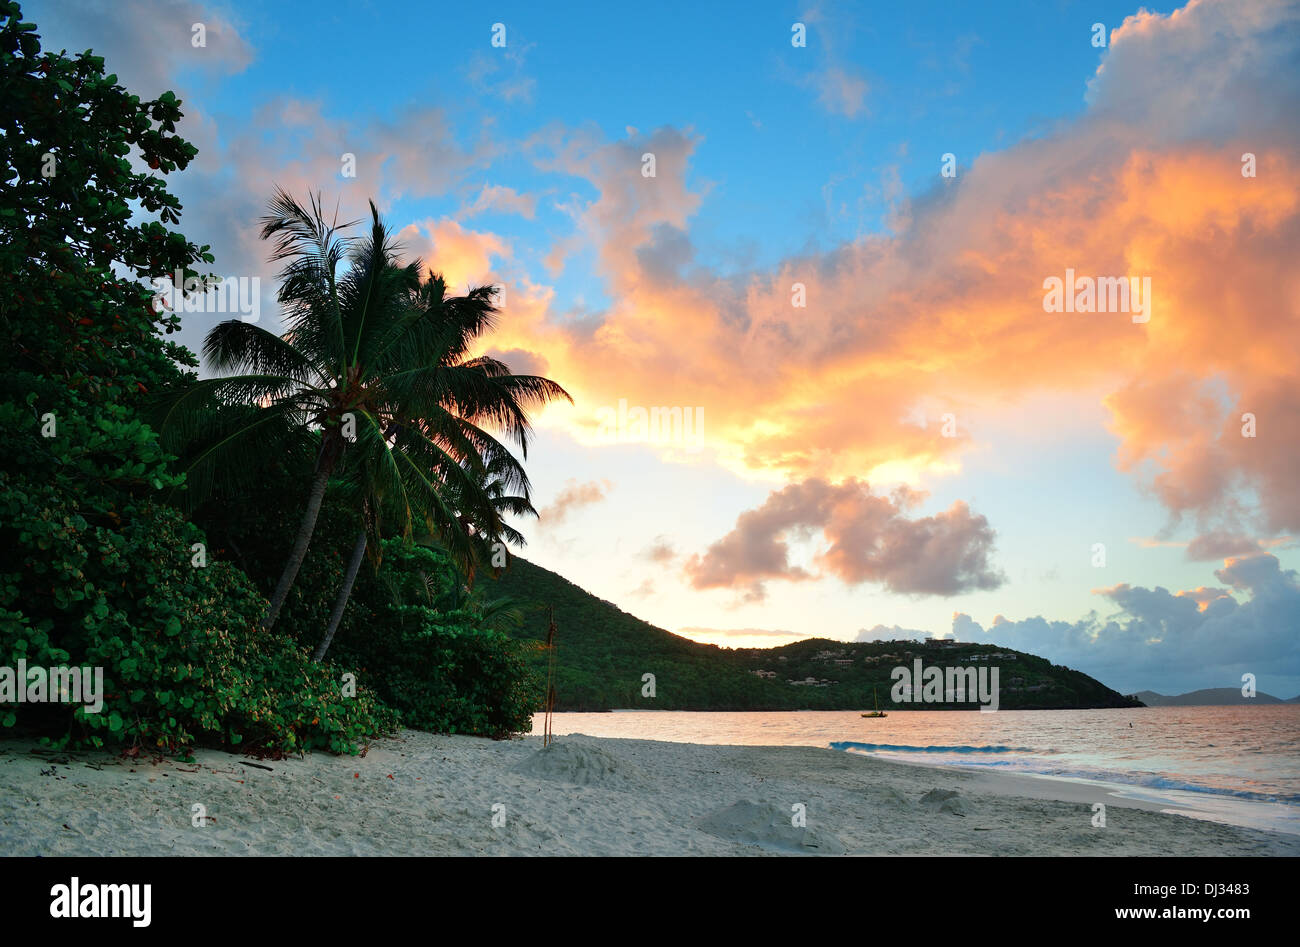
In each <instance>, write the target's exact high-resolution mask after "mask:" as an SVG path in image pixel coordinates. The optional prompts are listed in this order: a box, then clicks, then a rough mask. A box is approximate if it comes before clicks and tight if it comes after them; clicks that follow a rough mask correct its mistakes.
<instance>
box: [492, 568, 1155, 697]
mask: <svg viewBox="0 0 1300 947" xmlns="http://www.w3.org/2000/svg"><path fill="white" fill-rule="evenodd" d="M484 584H485V585H489V586H492V587H493V588H492V590H491V593H490V594H492V595H499V596H509V597H511V598H513V599H516V600H518V601H519V602H520V603H522V604H523V605H525V606H526V607H528V611H527V616H526V618H525V620H524V622H523V624H522V626H521V627H520V628H519V629H518V630H517V631H516V632H514V634H515V635H516V636H517V637H520V638H522V639H525V640H531V641H535V642H538V643H539V644H540V642H542V641H544V640H545V638H546V628H547V622H548V614H549V612H548V609H554V614H555V621H556V624H557V626H558V633H557V641H558V649H557V662H556V710H561V711H604V710H629V709H641V710H859V709H864V708H865V709H870V708H871V707H872V706H873V705H874V701H875V699H877V698H878V699H879V702H880V706H881V708H882V709H887V710H889V711H890V712H894V711H901V710H909V709H917V710H971V709H972V707H973V706H974V705H973V704H971V703H955V702H954V703H947V704H944V703H939V704H935V703H927V704H919V703H918V704H895V703H893V702H892V701H891V700H890V690H891V688H892V687H893V683H894V682H893V680H892V679H891V677H890V672H891V670H892V669H893V668H895V667H897V666H899V665H903V666H907V667H911V666H912V664H913V662H914V661H915V660H916V659H918V658H919V659H921V660H922V661H923V662H924V664H925V666H926V667H931V666H938V667H956V666H962V667H972V666H973V667H976V668H978V667H981V666H985V667H989V666H996V667H998V668H999V669H1000V670H999V706H1000V708H1001V709H1003V710H1065V709H1085V708H1095V707H1140V706H1142V702H1141V701H1140V700H1138V699H1137V698H1135V697H1130V696H1125V695H1123V694H1120V693H1119V692H1118V691H1115V690H1112V689H1111V688H1109V687H1106V686H1105V685H1104V684H1102V683H1101V682H1100V681H1097V680H1096V679H1094V678H1091V677H1089V676H1088V675H1086V674H1084V673H1082V672H1081V671H1076V670H1072V669H1071V668H1067V667H1065V666H1063V665H1059V664H1053V663H1052V662H1051V661H1049V660H1047V659H1046V658H1042V657H1039V656H1037V655H1033V654H1027V653H1025V652H1023V651H1013V650H1011V649H1009V648H1002V647H999V646H997V645H985V644H972V643H967V642H949V641H944V642H942V643H940V642H939V641H936V640H933V639H931V641H932V643H931V644H926V643H925V642H920V641H906V640H904V641H877V642H860V641H836V640H833V639H829V638H809V639H806V640H803V641H796V642H794V643H793V644H787V645H782V646H781V647H777V648H736V649H729V648H720V647H718V646H717V645H712V644H703V643H700V642H697V641H691V640H690V639H689V638H683V637H681V636H680V635H675V634H672V633H671V632H668V631H665V630H664V629H662V628H657V627H655V626H654V625H651V624H649V623H648V622H645V621H642V620H641V619H639V618H636V617H635V616H633V615H629V614H628V613H627V612H625V611H623V610H622V609H620V608H619V607H618V606H616V605H614V604H612V603H610V602H607V601H605V600H604V599H601V598H598V597H596V596H594V595H592V594H591V593H589V592H587V591H585V590H583V589H581V588H579V587H578V586H577V585H574V584H573V583H572V582H570V581H569V580H567V579H565V578H564V577H563V576H560V575H557V574H556V573H554V572H551V571H549V570H548V569H544V568H542V567H541V566H538V565H535V564H534V563H531V562H528V561H527V560H525V559H521V558H518V557H514V558H512V559H511V562H510V566H509V568H507V569H506V570H505V571H504V572H503V573H502V574H501V576H500V577H499V578H497V579H495V580H492V579H489V580H486V581H485V583H484ZM535 661H536V665H537V667H539V668H541V667H542V666H543V665H544V663H545V656H544V653H543V652H542V651H541V650H540V649H539V650H538V652H537V656H536V658H535ZM646 674H653V675H654V694H655V695H654V697H648V696H643V694H642V692H643V690H644V689H645V687H646V684H645V681H644V679H643V676H644V675H646ZM873 691H874V693H873Z"/></svg>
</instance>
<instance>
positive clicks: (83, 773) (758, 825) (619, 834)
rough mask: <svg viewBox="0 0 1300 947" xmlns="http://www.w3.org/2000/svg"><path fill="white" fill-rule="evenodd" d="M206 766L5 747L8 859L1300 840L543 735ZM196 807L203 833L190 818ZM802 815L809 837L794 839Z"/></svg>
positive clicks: (1229, 847) (744, 758) (770, 753)
mask: <svg viewBox="0 0 1300 947" xmlns="http://www.w3.org/2000/svg"><path fill="white" fill-rule="evenodd" d="M195 759H196V760H197V762H196V763H193V764H185V763H180V762H178V761H176V760H172V759H162V760H156V761H155V760H149V759H145V758H140V759H134V760H132V759H126V758H123V757H120V756H116V755H111V754H105V753H88V752H72V753H54V752H51V751H48V750H42V749H39V748H37V747H36V746H35V744H27V743H21V742H15V741H10V742H7V743H4V744H0V851H2V852H3V853H4V854H6V855H44V856H51V855H71V856H84V855H243V854H249V855H767V854H822V855H838V854H851V855H933V854H943V855H947V854H959V855H1297V854H1300V836H1293V835H1286V834H1279V833H1274V832H1265V831H1259V830H1254V829H1247V828H1240V827H1237V826H1231V825H1224V824H1220V823H1216V822H1209V821H1204V820H1201V819H1193V818H1187V817H1185V816H1182V815H1176V814H1170V813H1167V812H1161V811H1158V810H1159V809H1160V808H1162V806H1160V805H1158V804H1155V803H1151V802H1146V801H1142V800H1132V799H1123V798H1120V797H1117V796H1115V795H1112V794H1108V793H1107V792H1105V791H1104V790H1102V789H1099V788H1096V787H1090V786H1086V785H1081V784H1065V783H1054V782H1051V781H1045V780H1037V779H1033V778H1031V777H1025V776H1014V775H1007V774H997V773H975V772H969V771H962V770H952V769H939V768H936V767H930V766H918V765H909V764H903V763H894V762H889V761H884V760H879V759H873V758H869V757H865V756H860V755H853V754H848V753H843V752H839V751H835V750H830V749H817V748H808V747H740V746H701V745H696V744H689V743H659V742H652V741H648V740H615V739H597V738H593V737H585V736H580V735H572V736H564V737H561V738H560V741H559V742H558V743H557V744H556V745H554V746H553V747H551V748H549V749H543V748H542V744H541V738H540V737H537V736H529V737H526V738H523V739H515V740H509V741H499V742H497V741H491V740H482V739H476V738H472V737H456V736H435V735H431V734H427V733H420V732H415V731H403V732H402V733H401V734H399V735H398V736H396V737H393V738H388V739H383V740H379V741H376V742H375V743H373V744H372V745H370V746H369V748H368V749H367V751H366V754H365V756H363V757H336V756H330V755H327V754H323V753H317V754H312V755H309V756H306V757H304V758H293V759H286V760H264V761H263V760H254V759H251V758H247V757H242V756H238V755H233V754H229V753H222V752H216V751H211V750H200V751H197V752H196V753H195ZM252 764H258V765H252ZM259 767H269V769H263V768H259ZM1095 802H1102V803H1104V804H1105V806H1106V811H1105V815H1106V825H1105V827H1104V828H1099V827H1094V825H1093V815H1094V814H1093V809H1092V804H1093V803H1095ZM195 806H202V807H204V810H202V811H206V815H207V824H205V825H195V824H194V822H195V813H196V812H199V811H200V810H196V809H195V808H194V807H195ZM799 807H802V810H800V808H799ZM800 811H802V812H803V813H804V814H805V819H806V825H803V826H796V825H794V824H792V820H794V821H797V815H798V813H799V812H800ZM494 821H495V822H496V823H497V824H496V825H494Z"/></svg>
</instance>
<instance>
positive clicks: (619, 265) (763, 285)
mask: <svg viewBox="0 0 1300 947" xmlns="http://www.w3.org/2000/svg"><path fill="white" fill-rule="evenodd" d="M1232 9H1233V11H1234V12H1233V14H1232V15H1231V16H1229V15H1228V14H1227V13H1226V12H1225V8H1224V7H1223V5H1220V4H1213V3H1197V4H1193V5H1191V6H1189V7H1188V8H1187V9H1185V10H1183V11H1181V12H1180V13H1179V14H1178V15H1176V16H1174V17H1161V16H1154V15H1146V14H1144V15H1143V16H1142V17H1139V18H1135V19H1131V20H1130V21H1126V23H1125V25H1124V26H1122V27H1121V28H1120V29H1118V30H1116V31H1115V33H1114V34H1113V38H1112V46H1111V48H1110V50H1109V52H1108V55H1107V58H1106V60H1105V64H1104V66H1103V68H1102V69H1101V70H1099V72H1098V75H1097V77H1096V78H1095V79H1094V80H1093V82H1092V84H1091V86H1090V91H1089V96H1090V100H1091V102H1092V107H1091V109H1090V110H1089V111H1088V112H1087V113H1086V114H1085V115H1084V116H1083V117H1082V118H1080V119H1079V120H1077V121H1076V122H1074V123H1073V124H1070V125H1067V126H1064V127H1062V128H1061V129H1060V130H1059V131H1058V132H1057V133H1056V134H1054V135H1053V136H1050V137H1047V138H1044V139H1038V140H1033V141H1026V142H1024V143H1022V144H1019V145H1017V146H1014V147H1012V148H1010V149H1007V150H1006V151H1004V152H1000V153H996V154H989V155H983V156H980V157H979V158H977V159H976V160H975V161H974V162H973V164H972V165H971V167H970V169H969V171H966V172H964V175H963V178H962V179H961V180H960V181H959V182H958V183H957V185H956V186H955V187H953V188H949V189H946V190H944V191H942V192H936V193H935V194H933V195H930V196H929V197H927V199H926V201H924V202H923V203H920V204H917V205H913V206H910V207H906V208H904V210H903V213H902V214H901V215H900V218H899V232H898V233H897V234H896V235H894V236H874V237H868V238H863V239H860V240H858V241H856V242H854V243H851V244H848V245H845V246H842V247H840V248H838V249H837V250H835V251H833V252H831V253H828V254H825V255H823V256H819V257H801V258H797V259H790V260H787V261H786V262H785V263H784V264H782V265H781V266H779V267H777V268H775V269H774V270H772V271H769V272H766V273H756V274H752V275H750V276H749V277H748V278H745V279H735V280H724V279H721V278H717V277H713V276H710V275H708V274H703V273H699V272H692V275H690V276H689V277H684V278H673V274H674V273H675V272H676V270H674V269H673V267H672V266H667V267H666V266H665V265H664V253H665V252H667V249H668V248H671V249H672V253H673V254H676V257H675V259H676V260H677V261H678V262H680V259H682V258H687V259H688V258H689V237H688V233H687V230H686V228H687V224H688V222H689V217H690V216H691V215H692V214H693V212H694V208H695V207H696V206H697V205H698V201H699V199H700V196H699V195H696V194H692V193H690V192H689V191H688V190H687V189H686V187H685V185H684V173H685V167H686V161H687V159H688V158H689V155H690V153H691V151H692V149H693V148H694V147H695V146H696V145H697V144H698V142H697V140H696V139H692V138H688V137H687V136H685V135H674V134H670V133H669V132H668V131H666V130H660V131H659V132H656V133H655V134H654V135H653V136H642V137H641V138H634V139H632V140H631V141H628V142H619V143H616V144H613V145H605V146H597V145H593V144H592V143H591V142H590V141H589V140H587V139H585V138H581V137H580V138H579V140H578V141H576V142H575V143H569V144H566V143H563V142H558V143H557V142H551V146H552V147H553V148H554V150H555V151H556V153H557V154H558V155H559V157H557V158H555V159H554V160H553V161H552V162H551V165H552V166H563V167H564V168H565V169H566V170H569V171H570V172H572V173H583V174H586V175H587V176H588V177H589V179H590V180H591V181H592V183H593V184H594V185H595V186H596V188H597V189H598V191H599V193H600V196H599V198H598V199H597V200H595V201H594V202H592V203H591V204H590V205H588V206H586V207H585V208H577V209H576V210H575V215H576V219H577V221H578V223H579V229H580V232H581V233H582V234H583V235H584V238H585V239H587V240H589V241H590V242H592V243H593V244H594V245H595V246H596V247H597V250H598V255H599V264H600V267H601V273H602V275H603V276H604V277H605V279H606V281H607V284H608V287H609V290H610V292H611V294H612V295H613V296H614V303H613V304H612V306H611V307H610V308H609V310H608V311H607V312H606V313H605V314H604V318H603V321H601V322H600V323H599V324H598V325H597V326H595V327H594V328H592V327H589V326H588V327H583V328H582V329H581V330H578V329H574V328H571V327H565V326H562V325H560V324H558V323H555V322H553V321H551V320H550V319H549V318H547V317H543V318H532V319H529V320H524V321H520V322H515V323H513V326H511V325H507V326H506V327H505V329H504V332H505V334H506V335H507V336H508V338H507V339H505V340H503V341H501V342H499V343H498V344H501V345H503V346H504V347H515V348H520V349H524V350H529V351H536V352H539V353H542V354H543V355H544V356H545V358H546V360H547V363H548V365H549V366H550V371H551V374H552V376H553V377H555V378H557V379H558V380H560V381H561V382H562V383H563V384H565V385H566V386H567V387H568V388H569V389H570V391H572V392H573V393H574V395H575V398H576V399H577V402H578V408H577V409H575V410H568V409H566V412H565V414H564V416H563V423H564V424H565V425H566V426H567V427H568V428H569V429H570V430H571V431H572V432H573V433H574V434H575V435H576V436H578V437H579V438H583V439H587V440H590V439H592V437H593V436H594V431H595V428H596V424H597V409H598V408H599V407H601V406H605V405H609V404H613V403H616V402H617V401H618V400H619V399H621V398H626V399H627V400H628V401H629V403H630V404H634V405H642V406H647V407H650V406H683V407H684V406H700V407H703V408H704V411H705V416H706V418H707V425H706V427H705V430H704V431H703V440H704V441H705V442H706V445H707V448H708V451H707V456H708V457H709V458H710V459H716V460H718V461H721V462H722V463H724V464H727V465H729V466H731V467H732V468H733V469H736V470H741V471H744V472H746V473H749V474H752V475H760V476H761V475H767V476H771V477H773V478H774V479H776V478H781V479H785V478H808V477H824V478H827V479H829V480H830V481H832V482H843V481H844V480H845V479H847V478H849V477H853V476H864V477H868V478H875V479H881V478H882V475H883V474H886V473H888V474H896V475H899V476H901V477H903V478H906V477H907V476H908V475H909V474H912V475H916V476H919V475H921V474H924V473H926V472H931V473H933V472H936V471H943V470H951V469H953V467H954V466H955V465H957V464H959V463H960V460H961V456H962V453H963V451H965V450H967V449H969V447H970V446H971V445H972V444H974V443H976V442H977V441H978V431H979V424H980V421H981V420H983V419H987V418H992V417H994V416H996V415H998V414H1000V413H1006V412H1012V411H1015V410H1016V407H1017V405H1018V404H1020V403H1022V402H1023V401H1024V399H1026V398H1027V397H1029V396H1031V395H1033V394H1035V393H1037V392H1078V393H1080V394H1079V396H1080V397H1089V398H1095V397H1097V393H1098V392H1110V394H1109V396H1108V397H1107V398H1106V405H1107V407H1108V408H1109V409H1110V411H1111V413H1112V430H1113V432H1114V433H1115V434H1116V436H1117V437H1118V438H1119V440H1120V452H1119V455H1118V457H1117V462H1118V464H1119V465H1120V466H1121V468H1123V469H1125V470H1129V471H1131V472H1132V473H1133V474H1134V475H1135V476H1138V477H1140V478H1141V479H1142V480H1143V482H1146V483H1150V484H1151V485H1152V487H1153V489H1154V490H1155V491H1156V492H1157V494H1158V495H1159V496H1160V498H1161V499H1162V500H1163V501H1164V502H1165V503H1166V504H1168V506H1169V507H1170V509H1171V510H1173V511H1175V512H1179V513H1181V512H1191V513H1196V514H1197V515H1198V516H1206V517H1210V518H1213V517H1214V516H1215V515H1222V516H1231V515H1235V514H1236V513H1238V512H1242V511H1243V510H1244V508H1243V510H1238V509H1237V507H1235V506H1234V502H1235V500H1234V498H1237V497H1238V496H1239V495H1240V494H1241V491H1243V490H1246V491H1248V492H1249V491H1254V492H1255V493H1257V494H1258V496H1259V505H1260V509H1261V510H1262V511H1263V515H1264V517H1265V519H1266V526H1267V528H1268V529H1273V530H1275V529H1281V528H1292V527H1300V494H1297V493H1296V491H1294V489H1293V488H1292V483H1291V482H1290V480H1289V477H1288V471H1290V470H1294V469H1295V468H1296V467H1297V466H1300V457H1298V456H1297V451H1298V450H1300V448H1297V446H1296V445H1297V444H1298V443H1300V437H1297V434H1298V433H1300V394H1297V392H1298V391H1300V386H1297V385H1296V380H1297V379H1296V367H1295V366H1296V365H1297V364H1300V351H1298V349H1300V308H1298V306H1297V300H1300V291H1298V290H1300V276H1298V275H1297V272H1298V271H1296V269H1295V267H1294V252H1295V247H1296V246H1300V186H1298V185H1297V181H1300V177H1298V176H1297V171H1300V168H1298V167H1297V162H1296V159H1295V158H1294V157H1292V155H1293V154H1294V144H1295V143H1294V141H1292V140H1291V139H1292V138H1294V126H1293V125H1288V124H1287V123H1280V124H1279V123H1278V122H1276V121H1275V120H1274V119H1275V118H1276V116H1277V115H1279V114H1286V113H1287V110H1286V108H1285V107H1284V106H1285V105H1286V104H1288V103H1287V102H1286V101H1285V99H1286V97H1287V96H1288V95H1293V93H1291V92H1290V91H1289V87H1287V86H1286V84H1272V85H1270V84H1268V83H1264V84H1263V85H1255V86H1251V88H1252V89H1253V90H1254V91H1253V92H1252V99H1251V100H1250V101H1249V102H1247V101H1241V102H1234V103H1231V108H1227V107H1223V106H1222V103H1220V102H1218V100H1214V101H1213V102H1211V103H1210V104H1208V105H1207V104H1206V103H1205V102H1204V101H1202V100H1197V99H1194V98H1191V97H1189V96H1187V95H1186V94H1185V92H1184V90H1185V88H1187V87H1191V88H1196V89H1213V88H1220V89H1224V88H1227V89H1233V88H1238V87H1240V86H1242V85H1243V83H1244V82H1245V79H1243V76H1245V77H1246V78H1249V77H1250V76H1255V75H1256V74H1257V73H1258V72H1259V70H1266V69H1267V68H1268V63H1269V62H1270V57H1272V59H1273V60H1276V59H1277V58H1278V57H1280V56H1281V57H1285V55H1288V54H1293V53H1294V51H1293V50H1291V51H1290V53H1288V51H1287V50H1286V49H1285V48H1284V45H1285V44H1278V45H1277V46H1274V47H1270V46H1269V45H1268V44H1267V43H1266V42H1265V40H1266V37H1267V35H1268V34H1269V31H1271V30H1275V29H1276V28H1277V27H1278V25H1279V23H1281V22H1282V21H1283V20H1285V19H1286V18H1294V11H1293V10H1288V9H1287V8H1286V7H1283V6H1280V5H1278V4H1270V3H1258V4H1254V5H1248V10H1247V11H1246V13H1244V14H1242V15H1240V16H1238V14H1237V13H1236V11H1237V10H1238V9H1239V5H1233V7H1232ZM1225 18H1227V19H1228V20H1231V21H1232V26H1231V28H1224V27H1223V23H1224V21H1225ZM1252 55H1253V56H1258V57H1260V58H1259V59H1258V60H1255V61H1250V60H1248V58H1247V57H1248V56H1252ZM1162 70H1164V72H1162ZM1170 70H1172V71H1174V72H1175V73H1177V75H1175V76H1174V77H1173V78H1170V77H1169V76H1167V75H1165V72H1168V71H1170ZM1180 76H1181V78H1180ZM1116 77H1124V79H1125V81H1126V82H1127V83H1136V84H1127V85H1125V86H1124V87H1123V88H1119V89H1117V88H1115V85H1114V84H1115V82H1116V81H1118V79H1117V78H1116ZM1147 77H1151V79H1150V82H1148V83H1147V84H1146V85H1143V84H1142V83H1143V82H1146V79H1147ZM1269 95H1274V96H1275V97H1277V98H1278V99H1281V100H1283V101H1281V102H1279V101H1274V100H1271V99H1269V98H1268V96H1269ZM1289 104H1291V105H1294V104H1295V103H1289ZM1252 105H1253V107H1252ZM1153 116H1158V119H1159V120H1158V121H1155V119H1153ZM656 148H657V149H658V151H659V153H660V160H659V162H658V169H657V172H658V173H657V177H656V178H654V179H645V178H642V177H641V176H640V173H639V164H638V159H639V157H640V154H641V153H642V152H643V151H652V150H655V149H656ZM1245 152H1251V153H1252V154H1254V155H1255V156H1256V164H1257V172H1258V173H1257V176H1256V177H1253V178H1250V177H1244V176H1243V175H1242V173H1241V172H1242V166H1243V165H1242V155H1243V153H1245ZM665 156H667V160H665ZM674 234H675V235H676V236H673V235H674ZM667 237H672V239H671V240H669V239H667ZM647 254H650V257H649V261H647ZM1067 269H1072V270H1074V271H1075V272H1076V273H1077V274H1080V275H1088V276H1096V277H1101V276H1105V277H1128V276H1132V277H1138V278H1149V279H1150V281H1151V286H1152V296H1153V300H1152V302H1153V305H1152V310H1151V317H1150V321H1149V322H1134V321H1133V319H1132V318H1130V315H1129V314H1128V313H1124V312H1118V313H1116V312H1095V313H1083V312H1074V313H1056V312H1045V311H1044V306H1043V297H1044V289H1043V283H1044V280H1045V279H1046V278H1048V277H1052V276H1056V277H1061V276H1063V275H1064V274H1065V272H1066V270H1067ZM796 284H801V285H802V292H803V295H804V296H805V298H806V306H803V307H799V306H797V305H796V304H795V299H796V297H797V294H798V292H799V287H798V286H796ZM1193 372H1194V374H1193ZM1247 411H1250V412H1253V413H1254V414H1255V415H1256V417H1257V418H1258V427H1259V435H1258V436H1257V437H1256V438H1253V439H1249V438H1243V437H1241V436H1240V431H1239V428H1240V427H1241V421H1240V415H1241V414H1242V413H1243V412H1247ZM945 415H951V418H949V419H947V420H948V422H949V423H948V424H947V425H945V423H944V422H945ZM1242 502H1246V501H1245V500H1243V501H1242Z"/></svg>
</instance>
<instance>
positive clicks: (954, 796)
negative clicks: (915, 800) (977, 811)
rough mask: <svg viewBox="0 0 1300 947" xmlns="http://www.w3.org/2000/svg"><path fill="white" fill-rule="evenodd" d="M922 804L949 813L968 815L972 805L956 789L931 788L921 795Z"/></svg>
mask: <svg viewBox="0 0 1300 947" xmlns="http://www.w3.org/2000/svg"><path fill="white" fill-rule="evenodd" d="M921 805H923V806H926V807H928V808H930V809H937V810H939V811H940V812H946V813H948V814H949V815H961V816H964V815H967V814H968V813H969V812H970V806H969V805H968V804H967V802H966V800H965V799H963V798H962V797H961V794H960V793H958V792H957V790H955V789H931V790H930V791H929V792H927V793H926V794H925V795H924V796H922V797H921Z"/></svg>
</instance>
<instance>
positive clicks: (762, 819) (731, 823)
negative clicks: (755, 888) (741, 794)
mask: <svg viewBox="0 0 1300 947" xmlns="http://www.w3.org/2000/svg"><path fill="white" fill-rule="evenodd" d="M790 818H791V813H790V811H789V810H788V809H782V808H780V807H779V806H772V805H760V804H759V803H757V802H749V801H747V800H742V801H740V802H736V803H732V804H731V805H729V806H727V807H726V808H725V809H719V810H717V811H716V812H714V813H712V814H710V815H708V816H705V817H704V819H703V820H702V821H701V822H700V829H701V830H703V831H705V832H708V833H709V834H710V835H715V836H717V837H718V838H722V839H727V840H728V841H731V842H743V843H745V844H748V845H757V846H759V847H760V848H764V849H767V850H769V851H775V852H786V853H790V852H793V853H798V854H804V855H843V854H844V853H845V852H847V851H848V849H847V848H845V847H844V843H843V842H841V841H840V840H839V839H838V838H836V837H835V836H834V835H831V834H830V833H829V832H822V831H820V830H819V829H817V828H816V827H815V826H808V827H806V828H798V827H796V826H794V825H791V824H790Z"/></svg>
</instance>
